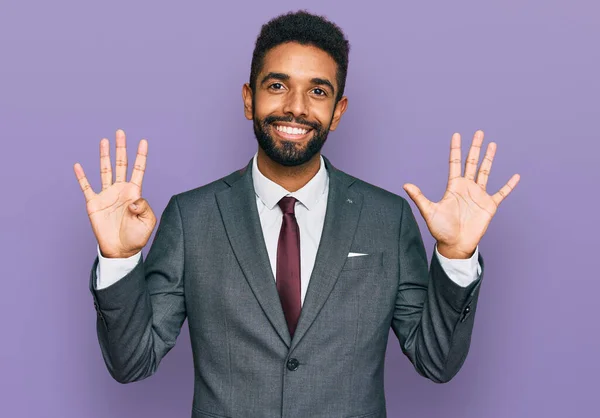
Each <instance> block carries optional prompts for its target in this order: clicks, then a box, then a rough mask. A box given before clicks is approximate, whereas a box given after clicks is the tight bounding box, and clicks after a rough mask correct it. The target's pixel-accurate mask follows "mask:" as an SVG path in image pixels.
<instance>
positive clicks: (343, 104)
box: [329, 96, 348, 131]
mask: <svg viewBox="0 0 600 418" xmlns="http://www.w3.org/2000/svg"><path fill="white" fill-rule="evenodd" d="M347 107H348V98H347V97H346V96H344V97H342V98H341V99H340V100H339V101H338V102H337V104H336V105H335V109H334V111H333V119H331V125H330V126H329V130H330V131H335V128H337V126H338V124H339V123H340V119H341V118H342V115H343V114H344V112H345V111H346V108H347Z"/></svg>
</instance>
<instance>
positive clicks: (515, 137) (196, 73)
mask: <svg viewBox="0 0 600 418" xmlns="http://www.w3.org/2000/svg"><path fill="white" fill-rule="evenodd" d="M167 3H168V4H167ZM228 3H229V4H228ZM494 3H497V4H492V2H482V1H467V2H465V1H453V2H445V1H441V0H440V1H438V2H398V1H389V2H382V1H374V0H371V1H367V2H355V3H354V4H352V2H347V1H344V2H342V1H339V2H335V3H334V2H325V1H322V0H310V1H308V0H307V1H290V2H282V1H272V0H259V1H257V2H242V1H239V2H235V4H232V3H231V2H216V1H215V2H211V4H205V3H203V2H200V1H182V2H147V1H141V0H138V1H129V2H123V1H115V0H105V1H102V2H93V3H92V2H81V1H74V0H73V1H67V0H55V1H51V2H43V1H38V2H27V1H20V2H17V1H6V0H3V1H2V2H1V4H0V138H1V144H2V146H1V148H0V155H1V156H2V162H1V164H0V179H1V186H0V193H1V194H0V196H1V197H0V200H1V204H0V211H1V213H0V219H1V221H2V224H1V226H0V228H1V231H0V232H1V234H0V239H1V243H0V257H1V258H2V259H1V262H0V269H1V272H2V273H1V275H0V277H1V282H0V324H1V328H0V415H1V416H3V417H10V418H20V417H34V416H35V417H61V418H75V417H78V418H80V417H93V418H96V417H97V418H99V417H115V418H117V417H132V416H140V417H141V416H143V417H148V418H150V417H164V416H169V417H187V416H189V414H190V410H191V401H192V386H193V369H192V358H191V349H190V343H189V334H188V331H187V328H186V327H187V325H186V326H184V328H183V330H182V333H181V335H180V337H179V340H178V343H177V345H176V347H175V348H174V349H173V350H172V351H171V352H170V353H169V355H168V356H167V357H166V358H165V360H164V361H163V363H162V364H161V367H160V368H159V370H158V372H157V374H156V375H155V376H153V377H151V378H150V379H147V380H145V381H143V382H139V383H135V384H130V385H120V384H118V383H116V382H115V381H113V380H112V379H111V378H110V376H109V374H108V372H107V371H106V369H105V366H104V363H103V361H102V358H101V354H100V350H99V347H98V343H97V340H96V334H95V321H96V314H95V311H94V308H93V305H92V298H91V295H90V293H89V290H88V276H89V271H90V267H91V263H92V261H93V259H94V256H95V251H96V246H95V245H96V244H95V240H94V237H93V234H92V231H91V229H90V226H89V222H88V219H87V216H86V212H85V206H84V200H83V196H82V194H81V192H80V190H79V187H78V185H77V183H76V181H75V176H74V174H73V171H72V165H73V163H75V162H77V161H79V162H81V163H82V165H83V167H84V168H85V169H86V170H87V173H88V175H89V177H90V179H91V180H92V185H93V186H94V187H96V188H97V187H99V161H98V143H99V141H100V139H101V138H102V137H104V136H107V137H109V138H110V139H111V141H113V140H114V131H115V130H116V129H117V128H123V129H125V131H126V132H127V134H128V138H129V144H130V150H129V152H130V158H131V161H133V155H134V151H135V149H134V148H135V144H137V141H138V140H139V139H141V138H147V139H148V140H149V144H150V155H149V161H148V172H147V175H146V178H145V184H144V188H145V197H146V198H147V199H148V200H149V201H150V203H151V204H152V205H153V208H154V210H155V212H156V213H157V214H160V213H162V211H163V209H164V207H165V205H166V203H167V201H168V199H169V197H170V196H171V195H172V194H175V193H179V192H182V191H184V190H187V189H190V188H194V187H197V186H199V185H202V184H205V183H208V182H210V181H212V180H214V179H217V178H219V177H221V176H224V175H226V174H228V173H229V172H231V171H233V170H235V169H237V168H239V167H241V166H242V165H244V164H245V163H246V162H247V161H248V160H249V159H250V158H251V156H252V154H253V153H254V151H255V149H256V141H255V139H254V136H253V133H252V129H251V124H250V122H248V121H246V120H245V119H244V117H243V113H242V101H241V86H242V84H243V83H244V82H245V81H246V80H247V78H248V74H249V66H250V59H251V53H252V48H253V46H254V41H255V39H256V35H257V34H258V31H259V29H260V26H261V25H262V24H263V23H265V22H266V21H267V20H268V19H270V18H271V17H274V16H275V15H277V14H279V13H282V12H285V11H288V10H297V9H299V8H306V9H308V10H310V11H313V12H317V13H320V14H324V15H326V16H328V17H329V18H331V19H332V20H334V21H335V22H337V23H338V24H339V25H340V26H341V27H342V28H343V29H344V30H345V32H346V33H347V35H348V37H349V39H350V42H351V45H352V50H351V56H350V68H349V74H348V80H347V91H346V93H347V96H348V97H349V109H348V111H347V113H346V114H345V115H344V118H343V119H342V123H341V127H340V128H339V130H338V131H336V132H335V133H333V134H332V135H331V136H330V140H329V141H328V143H327V145H326V147H325V154H326V155H327V156H328V157H329V158H330V159H331V161H332V162H333V163H334V165H336V166H337V167H339V168H341V169H343V170H345V171H347V172H350V173H351V174H353V175H355V176H358V177H360V178H362V179H364V180H366V181H369V182H371V183H375V184H377V185H379V186H381V187H383V188H386V189H388V190H390V191H393V192H395V193H398V194H400V195H402V196H406V194H405V193H404V192H403V190H402V184H403V183H404V182H415V183H416V184H417V185H419V186H420V187H421V188H422V190H423V191H424V192H425V194H426V195H427V196H428V197H430V198H431V199H436V200H437V199H439V197H441V194H442V193H443V190H444V187H445V183H446V176H447V159H448V148H449V141H450V137H451V134H452V133H453V132H454V131H458V132H461V133H462V134H463V138H464V142H463V145H464V146H463V152H465V153H466V150H467V145H468V143H469V142H470V139H471V137H472V134H473V133H474V132H475V130H477V129H483V130H485V132H486V143H487V142H489V141H490V140H493V141H496V142H497V143H498V152H497V157H496V161H495V163H494V168H493V171H492V176H491V178H490V186H491V187H490V190H492V191H496V190H497V189H498V188H499V187H500V186H501V185H502V184H503V183H504V182H505V181H506V180H508V178H509V177H510V176H511V175H512V174H513V173H520V174H521V176H522V179H521V183H520V185H519V186H518V188H517V189H516V190H515V192H514V193H513V194H512V195H511V196H510V197H509V198H508V199H507V200H506V201H505V202H504V203H503V204H502V205H501V207H500V210H499V212H498V213H497V215H496V217H495V219H494V220H493V221H492V224H491V226H490V228H489V229H488V232H487V234H486V236H485V237H484V239H483V241H482V243H481V245H480V249H481V252H482V254H483V256H484V257H485V260H486V262H487V264H486V267H487V271H486V278H485V282H484V284H483V288H482V291H481V296H480V303H479V310H478V313H477V318H476V321H475V329H474V335H473V341H472V345H471V351H470V354H469V357H468V358H467V361H466V363H465V365H464V366H463V369H462V370H461V371H460V373H459V374H458V375H457V376H456V378H455V379H454V380H452V381H451V382H450V383H448V384H445V385H436V384H433V383H431V382H429V381H427V380H425V379H424V378H422V377H420V376H418V375H417V373H416V372H415V371H414V369H413V368H412V366H411V365H410V363H409V362H408V360H407V359H406V358H405V357H404V356H403V355H402V353H401V351H400V349H399V347H398V344H397V341H396V340H395V338H390V346H389V350H388V356H387V364H386V394H387V402H388V412H389V416H390V417H459V416H460V417H462V418H480V417H486V418H507V417H509V418H512V417H515V418H517V417H538V416H543V417H548V418H551V417H552V418H554V417H567V416H577V417H597V416H600V411H598V408H597V398H598V394H599V393H600V383H599V380H598V376H599V375H600V326H599V324H598V319H599V317H600V316H599V315H598V305H599V295H600V277H599V276H600V274H599V273H598V271H599V270H598V267H597V265H596V264H597V260H598V255H599V254H600V252H599V250H598V237H599V236H600V233H599V232H600V231H599V228H598V224H599V221H598V213H599V210H598V204H599V199H598V190H599V187H598V181H599V180H600V176H599V175H598V166H599V164H598V160H599V158H600V146H599V145H598V142H599V140H600V136H599V134H598V130H599V128H598V121H599V120H600V117H599V114H600V104H599V100H598V99H599V97H600V83H599V81H598V79H599V76H600V68H599V67H600V65H599V64H600V56H599V51H600V49H599V48H598V41H599V40H600V29H599V23H598V22H599V20H598V16H600V7H599V6H598V3H597V2H594V1H592V0H590V1H588V2H583V1H570V2H566V1H557V0H553V1H549V0H535V1H523V0H504V1H498V2H494ZM158 4H160V5H158ZM112 145H114V144H112ZM113 155H114V154H113ZM413 208H414V206H413ZM418 218H419V222H420V225H421V227H422V230H421V231H422V233H423V236H424V239H425V243H426V246H427V250H428V253H429V255H431V252H432V249H433V241H432V238H431V236H430V235H429V232H428V231H427V229H426V227H425V225H424V223H423V222H422V219H421V218H420V216H418ZM146 250H147V248H146Z"/></svg>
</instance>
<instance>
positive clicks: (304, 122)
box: [263, 116, 321, 131]
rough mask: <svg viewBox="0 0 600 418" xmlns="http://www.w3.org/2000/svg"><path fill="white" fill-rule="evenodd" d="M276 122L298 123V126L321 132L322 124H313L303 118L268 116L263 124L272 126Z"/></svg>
mask: <svg viewBox="0 0 600 418" xmlns="http://www.w3.org/2000/svg"><path fill="white" fill-rule="evenodd" d="M275 122H287V123H296V124H298V125H304V126H306V127H308V128H311V129H314V130H317V131H318V130H320V129H321V124H320V123H317V122H311V121H308V120H306V119H303V118H294V117H293V116H287V117H286V116H267V117H266V118H265V119H264V121H263V123H264V124H265V125H271V124H273V123H275Z"/></svg>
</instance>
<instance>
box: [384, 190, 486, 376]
mask: <svg viewBox="0 0 600 418" xmlns="http://www.w3.org/2000/svg"><path fill="white" fill-rule="evenodd" d="M398 256H399V277H398V293H397V296H396V304H395V309H394V316H393V319H392V329H393V330H394V333H395V334H396V336H397V337H398V340H399V342H400V346H401V348H402V351H403V352H404V354H405V355H406V356H407V357H408V358H409V359H410V361H411V362H412V364H413V366H414V367H415V369H416V370H417V372H419V374H421V375H423V376H425V377H427V378H428V379H431V380H432V381H434V382H436V383H445V382H448V381H449V380H450V379H452V378H453V377H454V376H455V375H456V373H458V371H459V370H460V368H461V367H462V365H463V363H464V361H465V359H466V357H467V354H468V352H469V346H470V344H471V333H472V331H473V321H474V318H475V310H476V307H477V300H478V296H479V289H480V287H481V281H482V279H483V268H484V267H483V258H482V257H481V254H480V255H479V263H480V266H481V274H480V276H479V278H478V279H477V280H475V281H474V282H473V283H471V284H470V285H469V286H467V287H461V286H459V285H458V284H456V283H455V282H453V281H452V280H451V279H450V278H449V277H448V276H447V275H446V273H445V272H444V269H443V268H442V266H441V265H440V262H439V260H438V258H437V256H436V255H435V254H434V255H433V258H432V260H431V265H430V268H429V270H428V268H427V267H428V265H427V255H426V253H425V248H424V246H423V241H422V238H421V234H420V231H419V227H418V225H417V223H416V221H415V218H414V215H413V213H412V210H411V207H410V205H409V204H408V202H407V201H405V200H403V209H402V218H401V225H400V237H399V255H398Z"/></svg>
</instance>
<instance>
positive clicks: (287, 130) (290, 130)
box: [275, 125, 308, 135]
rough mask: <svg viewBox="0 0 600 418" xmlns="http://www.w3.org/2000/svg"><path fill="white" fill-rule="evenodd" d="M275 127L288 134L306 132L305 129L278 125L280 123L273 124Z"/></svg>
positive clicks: (302, 133)
mask: <svg viewBox="0 0 600 418" xmlns="http://www.w3.org/2000/svg"><path fill="white" fill-rule="evenodd" d="M275 129H277V130H278V131H279V132H285V133H286V134H290V135H304V134H305V133H307V132H308V130H307V129H302V128H292V127H290V126H280V125H275Z"/></svg>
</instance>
